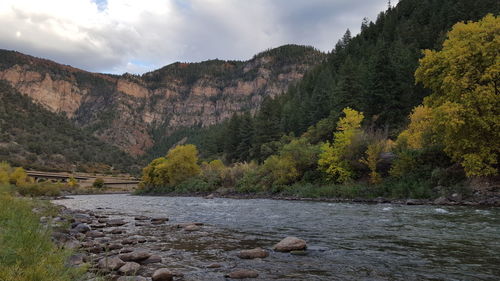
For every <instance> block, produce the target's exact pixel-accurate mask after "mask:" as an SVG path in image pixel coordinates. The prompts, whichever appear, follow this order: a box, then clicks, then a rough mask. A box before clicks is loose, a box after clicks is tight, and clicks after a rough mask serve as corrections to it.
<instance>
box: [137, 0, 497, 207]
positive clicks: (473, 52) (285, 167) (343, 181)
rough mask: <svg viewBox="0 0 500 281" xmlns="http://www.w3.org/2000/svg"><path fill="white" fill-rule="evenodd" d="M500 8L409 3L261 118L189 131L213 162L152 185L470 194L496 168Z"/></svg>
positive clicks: (241, 117)
mask: <svg viewBox="0 0 500 281" xmlns="http://www.w3.org/2000/svg"><path fill="white" fill-rule="evenodd" d="M499 11H500V10H499V5H498V3H496V1H488V0H485V1H466V0H463V1H431V0H429V1H415V0H403V1H400V2H399V4H398V5H397V6H396V7H391V8H389V9H388V10H387V11H385V12H382V13H381V14H380V15H379V16H378V18H377V20H376V22H368V21H364V22H363V24H362V31H361V33H360V34H359V35H358V36H356V37H354V38H353V37H351V35H350V32H346V34H345V35H344V37H343V38H342V39H341V40H340V41H339V42H338V44H337V45H336V46H335V48H334V50H333V51H332V53H331V54H329V56H328V59H327V60H326V61H325V62H324V63H322V64H320V65H319V66H317V67H316V68H314V69H313V70H311V71H310V72H308V73H307V74H306V76H305V77H304V79H303V80H302V81H301V82H300V83H298V84H297V85H296V86H292V87H291V88H290V89H289V91H288V92H287V93H285V94H284V95H280V96H277V97H275V98H267V99H265V100H264V102H263V104H262V106H261V108H260V110H259V111H258V112H257V113H256V114H255V115H252V114H250V113H249V112H247V113H242V114H237V115H234V116H233V117H232V118H231V119H230V120H229V121H228V122H226V123H224V124H223V125H222V126H218V127H215V128H213V129H204V130H203V132H204V133H203V134H201V135H200V133H199V132H197V131H195V130H194V131H186V132H187V133H189V134H190V135H188V136H186V135H184V136H182V135H179V136H178V137H179V138H180V137H183V139H182V141H181V143H193V144H195V145H197V146H198V148H199V150H200V155H201V157H202V158H203V159H205V160H208V161H207V162H204V163H203V164H202V165H201V168H202V169H201V173H199V174H197V175H195V176H192V177H189V179H187V180H186V181H185V183H182V184H175V185H174V184H172V183H171V182H169V181H168V177H167V179H166V180H164V181H159V182H160V184H158V181H156V182H151V181H149V178H144V188H145V191H146V192H147V191H148V190H149V191H153V192H154V191H155V190H163V191H168V190H170V191H172V190H186V188H187V189H188V190H189V188H190V187H192V190H196V191H200V190H206V191H213V190H216V189H220V188H229V189H230V190H233V191H237V192H267V193H269V192H271V193H284V194H295V195H297V194H299V195H311V196H341V197H376V196H388V197H396V198H400V197H406V198H407V197H412V198H432V197H437V196H448V195H450V194H452V193H453V194H455V193H457V192H458V193H460V194H463V195H464V196H465V195H470V194H471V193H472V190H470V189H469V187H468V180H469V179H471V178H475V177H488V178H489V179H490V180H493V181H495V178H494V177H495V176H497V175H498V158H499V153H500V148H499V145H498V142H497V141H496V140H497V139H499V137H500V128H499V124H500V120H499V119H498V116H500V112H498V108H500V97H499V95H498V79H499V75H500V74H499V68H498V57H499V56H498V50H499V49H500V42H499V41H498V38H499V36H500V30H499V28H498V27H499V26H500V23H499V21H498V18H497V17H496V16H494V15H497V14H498V13H499ZM488 13H492V14H490V15H488V16H486V15H487V14H488ZM461 21H470V22H465V23H464V22H461ZM472 21H475V22H472ZM457 22H458V23H457ZM452 27H453V28H452ZM450 30H451V31H450ZM425 49H429V50H426V51H425V52H422V50H425ZM431 50H434V51H431ZM422 102H423V104H422V105H419V104H421V103H422ZM203 135H206V136H209V137H207V138H203ZM190 136H192V137H190ZM172 143H174V144H175V143H176V142H175V141H174V140H172ZM176 144H179V143H176ZM214 159H220V160H222V161H223V162H224V163H225V164H226V165H229V166H228V167H226V166H224V165H223V166H222V168H221V167H220V165H219V164H220V163H222V162H220V160H214ZM212 160H213V161H219V162H220V163H219V162H213V161H212ZM165 161H168V155H167V158H166V160H165ZM160 162H161V161H160ZM155 163H158V162H154V161H153V162H152V163H151V165H150V166H148V168H147V171H149V175H150V178H151V175H152V174H154V172H153V173H152V174H151V171H155V169H156V168H155ZM214 163H217V164H214ZM212 164H214V165H215V166H217V167H219V168H213V167H212ZM161 170H162V166H161V165H160V166H159V167H158V171H161ZM214 170H216V171H217V172H214ZM160 174H161V175H165V174H162V172H160ZM214 174H215V176H214ZM190 181H192V182H190Z"/></svg>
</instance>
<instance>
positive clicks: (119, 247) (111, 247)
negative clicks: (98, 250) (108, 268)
mask: <svg viewBox="0 0 500 281" xmlns="http://www.w3.org/2000/svg"><path fill="white" fill-rule="evenodd" d="M106 248H107V249H108V250H118V249H121V248H123V246H122V245H120V244H117V243H113V244H109V245H108V246H106Z"/></svg>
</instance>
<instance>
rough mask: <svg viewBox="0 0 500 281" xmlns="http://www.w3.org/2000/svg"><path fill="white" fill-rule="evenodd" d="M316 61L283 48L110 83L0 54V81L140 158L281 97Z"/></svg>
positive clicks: (310, 53) (308, 51)
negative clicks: (165, 138)
mask: <svg viewBox="0 0 500 281" xmlns="http://www.w3.org/2000/svg"><path fill="white" fill-rule="evenodd" d="M323 58H324V54H323V53H321V52H319V51H317V50H314V49H313V48H310V47H303V46H295V45H287V46H283V47H280V48H276V49H272V50H268V51H266V52H263V53H260V54H258V55H256V56H254V58H252V59H251V60H248V61H221V60H211V61H206V62H201V63H174V64H171V65H168V66H166V67H163V68H161V69H159V70H156V71H153V72H149V73H146V74H144V75H142V76H137V75H130V74H124V75H121V76H117V75H107V74H99V73H90V72H86V71H83V70H79V69H76V68H72V67H70V66H65V65H61V64H57V63H55V62H52V61H48V60H44V59H39V58H34V57H31V56H27V55H24V54H21V53H17V52H12V51H3V50H0V79H3V80H6V81H8V82H9V83H10V85H12V87H14V88H15V89H17V90H18V91H19V92H21V93H22V94H24V95H26V96H29V97H30V98H32V99H33V100H34V101H36V102H37V103H39V104H40V105H42V106H44V107H45V108H47V109H48V110H50V111H52V112H56V113H62V114H65V115H66V116H67V117H68V118H69V119H71V120H72V121H73V122H74V123H75V124H76V125H78V126H80V127H85V128H88V129H91V131H92V132H94V134H95V135H96V136H98V137H99V138H100V139H102V140H104V141H105V142H108V143H110V144H113V145H116V146H118V147H120V148H121V149H122V150H124V151H126V152H128V153H130V154H132V155H141V154H143V153H145V151H147V149H148V148H149V147H151V146H152V145H153V144H154V142H155V136H158V135H168V134H171V133H172V132H174V131H175V130H176V129H178V128H182V127H191V126H202V127H205V126H209V125H213V124H218V123H220V122H222V121H224V120H225V119H227V118H229V117H230V116H232V114H234V113H235V112H242V111H246V110H249V111H251V112H255V111H256V110H257V109H258V107H259V105H260V104H261V102H262V100H263V98H264V97H265V96H275V95H279V94H281V93H282V92H284V91H286V90H287V88H288V86H289V85H290V84H291V83H294V82H296V81H298V80H299V79H300V78H302V76H303V75H304V73H305V72H306V71H307V70H308V69H310V68H311V67H312V66H314V65H316V64H318V63H319V62H320V61H321V60H322V59H323ZM153 132H154V134H153Z"/></svg>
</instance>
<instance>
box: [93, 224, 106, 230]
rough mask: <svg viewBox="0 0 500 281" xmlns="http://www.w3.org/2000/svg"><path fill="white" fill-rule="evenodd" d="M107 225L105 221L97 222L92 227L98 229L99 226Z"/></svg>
mask: <svg viewBox="0 0 500 281" xmlns="http://www.w3.org/2000/svg"><path fill="white" fill-rule="evenodd" d="M106 226H107V225H106V224H105V223H95V224H92V225H91V227H92V228H95V229H98V228H105V227H106Z"/></svg>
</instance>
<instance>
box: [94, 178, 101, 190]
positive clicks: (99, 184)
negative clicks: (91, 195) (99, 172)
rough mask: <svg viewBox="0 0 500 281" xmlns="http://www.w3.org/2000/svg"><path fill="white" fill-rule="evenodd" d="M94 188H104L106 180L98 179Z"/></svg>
mask: <svg viewBox="0 0 500 281" xmlns="http://www.w3.org/2000/svg"><path fill="white" fill-rule="evenodd" d="M92 187H94V188H99V189H101V188H104V180H103V179H102V178H96V179H95V180H94V182H93V183H92Z"/></svg>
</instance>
